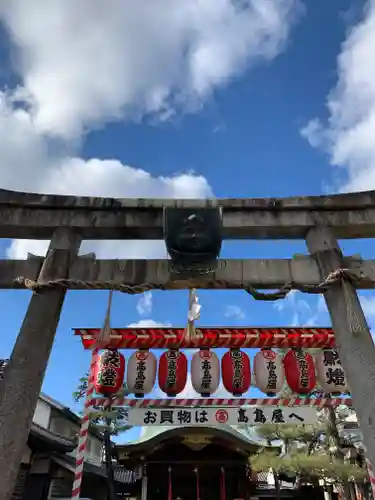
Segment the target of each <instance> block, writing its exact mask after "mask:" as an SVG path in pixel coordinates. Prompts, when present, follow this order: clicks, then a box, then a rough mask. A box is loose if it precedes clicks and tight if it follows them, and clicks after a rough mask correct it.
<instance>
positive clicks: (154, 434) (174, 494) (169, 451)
mask: <svg viewBox="0 0 375 500" xmlns="http://www.w3.org/2000/svg"><path fill="white" fill-rule="evenodd" d="M264 444H265V443H264V442H263V440H261V439H260V438H257V437H256V436H255V433H253V430H250V432H248V431H247V430H240V429H239V428H234V427H231V426H224V425H223V426H222V427H221V428H220V429H219V428H218V427H216V428H215V427H199V428H198V427H180V428H175V427H172V428H171V427H167V428H166V427H160V426H159V427H148V428H146V429H145V431H144V433H143V435H142V436H141V438H140V440H139V441H138V443H131V444H129V445H119V446H118V447H117V449H118V454H119V459H120V461H121V463H122V465H124V466H125V467H126V468H127V469H131V468H133V467H136V466H139V465H142V466H143V467H144V471H145V476H147V482H145V481H144V482H143V486H142V488H143V491H139V492H138V494H139V498H142V499H143V500H146V499H147V500H160V499H163V500H168V499H172V500H176V499H177V498H179V499H181V500H206V499H207V500H208V499H209V500H223V499H225V500H234V499H249V498H250V496H251V495H252V493H253V492H254V490H255V488H256V483H253V482H252V480H251V474H250V469H249V459H250V457H251V455H252V454H254V453H256V452H257V451H258V450H259V447H260V446H264ZM145 484H147V486H145ZM145 490H147V491H145ZM137 496H138V495H137Z"/></svg>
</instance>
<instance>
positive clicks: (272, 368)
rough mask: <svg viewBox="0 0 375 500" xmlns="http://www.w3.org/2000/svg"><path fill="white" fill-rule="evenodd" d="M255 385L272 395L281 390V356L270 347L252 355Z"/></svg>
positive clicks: (283, 376) (282, 382)
mask: <svg viewBox="0 0 375 500" xmlns="http://www.w3.org/2000/svg"><path fill="white" fill-rule="evenodd" d="M254 374H255V385H256V387H257V388H258V389H259V390H260V391H262V392H265V393H266V394H267V396H274V395H275V394H277V393H278V392H280V391H281V389H282V388H283V385H284V381H285V374H284V365H283V360H282V357H281V356H280V355H279V354H278V353H277V352H275V351H273V350H272V349H262V350H261V351H259V352H257V354H256V355H255V357H254Z"/></svg>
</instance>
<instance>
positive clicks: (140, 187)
mask: <svg viewBox="0 0 375 500" xmlns="http://www.w3.org/2000/svg"><path fill="white" fill-rule="evenodd" d="M49 146H50V143H49V141H48V139H47V138H46V137H44V136H43V135H41V134H40V133H39V132H38V131H37V130H36V129H35V127H34V125H33V117H32V116H31V115H30V112H28V111H27V110H25V109H23V108H21V107H19V105H18V104H17V103H16V102H14V100H13V99H12V97H11V96H10V95H9V94H7V93H5V92H2V93H1V92H0V156H1V159H2V162H1V166H0V172H1V174H2V183H1V187H2V188H5V189H15V190H19V191H32V192H40V193H41V192H45V193H56V194H71V195H82V196H109V197H124V198H126V197H129V198H134V197H135V198H152V197H161V198H207V197H211V196H213V193H212V189H211V187H210V185H209V183H208V181H207V179H205V177H203V176H201V175H196V174H194V173H182V174H178V175H174V176H170V177H163V176H161V177H154V176H152V175H151V174H150V173H149V172H146V171H145V170H143V169H139V168H134V167H131V166H128V165H123V164H122V163H121V162H120V161H118V160H115V159H102V160H101V159H98V158H93V159H90V160H83V159H81V158H78V157H73V156H72V157H68V156H61V155H59V154H58V153H57V152H55V151H52V152H51V148H50V147H49ZM47 246H48V242H46V241H29V240H16V241H13V242H12V244H11V246H10V248H9V249H8V256H9V257H11V258H15V259H23V258H25V257H26V255H27V252H31V253H33V254H36V255H45V252H46V250H47ZM92 251H95V252H96V254H97V256H98V257H99V258H104V257H107V258H115V257H117V258H121V257H123V258H141V257H145V258H146V257H149V258H151V257H154V258H165V257H166V249H165V245H164V243H163V242H155V241H154V242H142V241H137V242H125V243H124V242H113V241H104V242H100V243H98V242H92V241H90V242H85V243H84V244H83V245H82V253H88V252H92Z"/></svg>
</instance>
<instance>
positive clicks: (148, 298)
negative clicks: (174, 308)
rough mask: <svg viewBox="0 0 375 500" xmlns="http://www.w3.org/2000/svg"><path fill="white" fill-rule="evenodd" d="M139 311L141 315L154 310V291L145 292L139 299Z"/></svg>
mask: <svg viewBox="0 0 375 500" xmlns="http://www.w3.org/2000/svg"><path fill="white" fill-rule="evenodd" d="M137 311H138V314H139V315H140V316H146V315H147V314H150V313H151V311H152V293H151V292H145V293H144V294H143V295H142V297H141V298H140V299H139V301H138V304H137Z"/></svg>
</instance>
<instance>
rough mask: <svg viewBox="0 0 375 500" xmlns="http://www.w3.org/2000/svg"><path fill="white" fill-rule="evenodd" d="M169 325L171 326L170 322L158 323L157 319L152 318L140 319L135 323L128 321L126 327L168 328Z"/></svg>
mask: <svg viewBox="0 0 375 500" xmlns="http://www.w3.org/2000/svg"><path fill="white" fill-rule="evenodd" d="M169 326H172V325H171V324H170V323H158V322H157V321H155V320H153V319H141V320H140V321H138V322H137V323H130V325H128V326H127V328H153V327H154V328H158V327H159V328H163V327H166V328H168V327H169Z"/></svg>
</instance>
